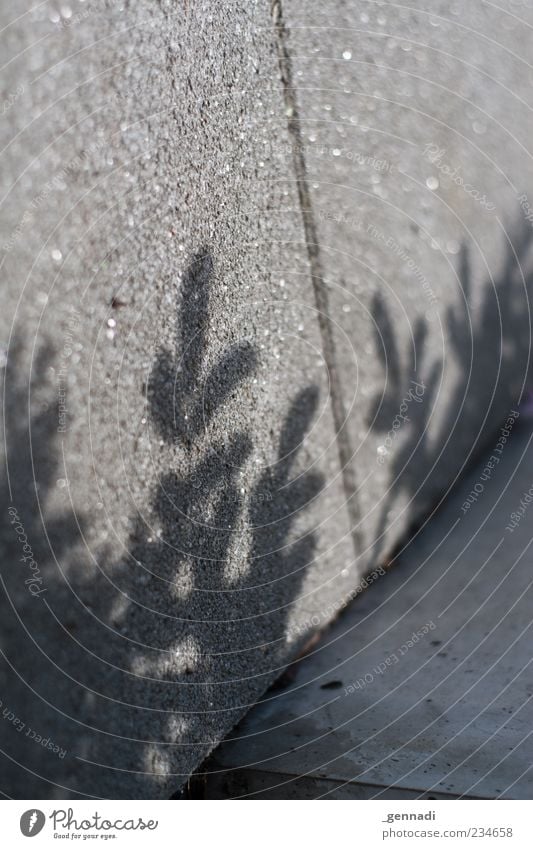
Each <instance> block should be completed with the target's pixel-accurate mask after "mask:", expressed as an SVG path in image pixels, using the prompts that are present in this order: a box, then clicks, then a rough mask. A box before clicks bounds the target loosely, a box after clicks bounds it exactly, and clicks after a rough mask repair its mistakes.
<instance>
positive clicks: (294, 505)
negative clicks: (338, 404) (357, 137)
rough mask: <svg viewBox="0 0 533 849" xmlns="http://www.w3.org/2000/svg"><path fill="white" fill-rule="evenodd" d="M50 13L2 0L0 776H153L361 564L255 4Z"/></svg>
mask: <svg viewBox="0 0 533 849" xmlns="http://www.w3.org/2000/svg"><path fill="white" fill-rule="evenodd" d="M178 5H179V8H178ZM32 7H34V8H32ZM61 10H63V11H61ZM65 10H66V11H65ZM67 12H68V9H67V7H66V6H65V5H64V4H62V5H59V6H56V4H54V3H46V4H41V5H35V6H34V4H30V3H26V4H25V7H24V8H22V7H21V4H20V3H18V2H17V3H15V2H8V3H4V4H3V5H2V12H1V16H2V19H1V26H2V28H3V29H2V33H1V37H2V43H3V54H2V55H3V58H4V61H5V63H6V65H5V68H4V74H3V83H2V84H3V96H4V97H5V98H7V97H8V94H9V93H10V92H12V93H14V95H15V97H14V100H13V102H12V104H11V105H10V107H9V109H8V111H7V112H6V115H5V117H4V119H3V121H2V125H1V133H2V155H1V166H2V188H3V196H4V201H3V203H2V207H1V209H2V234H3V235H2V245H3V246H4V247H3V251H2V260H1V261H2V273H3V281H4V282H3V285H4V290H3V311H2V330H1V333H2V341H3V343H4V346H5V349H6V351H7V355H6V356H7V367H6V375H5V393H6V404H5V416H6V456H7V461H8V465H7V472H6V477H5V479H4V481H3V483H2V490H3V506H2V511H1V514H2V523H3V532H2V554H1V557H2V575H3V580H4V587H5V593H3V594H2V622H3V629H2V642H1V649H2V652H3V658H2V679H1V694H0V699H1V700H2V710H5V712H6V714H5V719H4V721H2V722H0V733H1V736H2V742H1V743H0V746H1V748H2V750H3V753H4V755H3V765H2V776H3V778H2V790H3V791H4V792H5V793H7V794H8V795H11V796H18V797H21V796H22V797H24V796H26V797H29V798H31V797H34V798H42V797H48V796H56V797H62V798H63V797H65V796H69V795H76V794H80V795H86V796H90V795H93V796H115V797H158V796H162V797H164V796H169V795H171V793H172V792H174V790H175V789H176V788H178V787H179V786H180V784H181V783H182V782H183V780H184V779H185V778H186V776H187V775H188V774H189V773H190V771H191V770H192V769H193V768H194V766H195V765H196V764H197V763H198V762H199V761H200V760H201V759H202V757H203V756H204V755H205V754H207V752H208V751H209V750H210V749H211V748H212V746H213V745H214V744H216V742H217V741H218V740H219V739H220V738H221V737H222V736H223V735H224V734H225V733H226V732H227V730H228V729H229V728H230V727H231V726H232V725H233V724H234V722H235V721H236V720H237V719H238V718H239V717H240V716H241V715H242V714H243V712H244V711H245V710H246V709H247V707H249V706H250V705H251V704H253V703H254V702H255V701H256V700H257V698H258V697H259V696H260V695H261V693H262V692H263V691H264V690H265V688H266V687H267V686H268V684H269V683H270V682H271V681H272V680H273V679H274V678H275V677H276V675H277V674H279V671H280V670H281V669H283V667H284V666H285V664H286V663H287V661H288V660H289V659H290V657H292V656H293V654H294V652H295V651H297V649H298V646H299V644H300V643H301V642H302V641H304V640H305V639H306V634H307V633H308V632H309V631H310V630H311V629H312V628H313V627H316V626H313V625H312V624H311V621H310V620H311V617H312V616H315V615H319V616H320V617H321V618H322V619H325V617H326V616H327V613H326V612H324V611H325V610H326V609H327V606H328V604H329V603H330V602H337V601H338V600H339V599H340V598H341V596H342V594H343V593H347V592H349V590H350V589H351V588H352V587H353V586H354V585H355V584H356V582H357V575H356V567H355V566H354V554H353V548H352V542H351V537H350V528H349V525H348V521H347V516H346V513H345V510H344V500H345V499H344V493H343V488H342V479H341V476H340V473H339V462H338V452H337V447H336V445H335V440H334V431H333V426H332V419H331V413H330V406H329V397H328V392H329V388H328V373H327V366H326V364H325V362H324V358H323V356H322V352H321V343H320V336H319V331H318V325H317V322H316V314H315V307H314V299H313V292H312V289H311V287H310V285H309V277H308V264H307V257H306V253H305V250H303V249H302V244H303V230H302V226H301V218H300V214H299V209H298V200H297V196H296V192H295V188H294V183H293V181H292V173H287V169H286V167H285V163H284V161H283V159H282V157H281V156H279V155H275V154H271V155H265V153H264V139H266V138H268V139H270V138H272V137H276V138H279V139H280V140H281V139H284V138H287V127H286V115H285V111H284V107H283V97H282V91H281V84H280V81H279V74H278V65H277V61H278V60H277V53H276V47H275V42H274V35H273V31H272V28H271V26H270V17H269V10H268V7H267V5H266V4H249V3H240V2H235V3H230V4H225V5H224V6H223V7H222V6H218V5H216V4H212V3H207V2H204V3H195V4H186V3H185V4H175V3H164V2H162V3H157V4H154V3H153V2H149V0H146V2H140V3H135V4H124V3H119V2H111V0H109V2H106V3H101V2H100V3H99V2H95V3H85V4H81V3H76V4H71V7H70V17H67V16H66V15H67ZM58 16H59V19H58ZM19 87H20V93H19V94H17V90H18V88H19ZM287 177H289V178H290V179H289V181H288V180H287ZM288 240H289V241H290V248H289V247H287V244H286V243H287V241H288ZM64 408H66V410H65V409H64ZM10 505H13V509H15V510H16V511H17V513H16V515H15V514H9V513H8V507H9V506H10ZM19 519H20V523H21V525H20V526H19V525H18V524H15V523H16V522H17V521H18V520H19ZM14 527H17V528H19V527H22V529H23V530H22V531H21V530H20V529H19V532H18V533H15V531H14ZM26 540H27V541H26ZM23 545H26V546H28V548H26V551H24V550H23ZM24 556H26V558H27V559H26V560H25V561H22V562H21V557H24ZM32 569H33V572H32V571H31V570H32ZM37 570H38V572H37ZM33 577H36V580H34V581H33V582H32V583H31V584H30V583H28V584H27V583H26V580H27V579H28V578H30V579H32V578H33ZM30 587H31V589H30ZM32 593H33V594H32ZM12 715H13V716H12ZM11 717H12V718H11ZM22 724H23V725H24V728H22ZM19 728H21V730H20V731H19V730H18V729H19ZM28 729H30V732H31V733H29V734H27V731H28ZM15 731H16V732H17V733H14V732H15ZM36 735H38V736H39V738H40V739H41V742H36ZM42 740H45V741H47V742H46V744H45V745H44V746H43V744H42ZM49 740H51V741H52V744H53V746H57V747H59V751H58V752H55V753H54V752H53V751H52V752H51V751H50V750H48V748H47V745H48V741H49ZM61 752H66V754H63V755H61Z"/></svg>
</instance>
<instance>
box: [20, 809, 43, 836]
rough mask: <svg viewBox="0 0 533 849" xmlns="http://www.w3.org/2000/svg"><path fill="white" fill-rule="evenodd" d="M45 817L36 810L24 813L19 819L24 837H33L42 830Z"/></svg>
mask: <svg viewBox="0 0 533 849" xmlns="http://www.w3.org/2000/svg"><path fill="white" fill-rule="evenodd" d="M45 822H46V817H45V815H44V814H43V812H42V811H39V810H37V808H31V809H30V810H29V811H25V812H24V813H23V814H22V816H21V818H20V830H21V832H22V833H23V835H24V837H35V835H36V834H39V832H40V831H41V830H42V828H43V826H44V824H45Z"/></svg>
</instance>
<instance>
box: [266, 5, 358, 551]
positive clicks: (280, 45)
mask: <svg viewBox="0 0 533 849" xmlns="http://www.w3.org/2000/svg"><path fill="white" fill-rule="evenodd" d="M271 13H272V19H273V22H274V30H275V33H276V43H277V50H278V59H279V67H280V72H281V80H282V84H283V92H284V99H285V108H286V113H287V118H288V129H289V134H290V136H291V138H292V140H293V162H294V169H295V172H296V182H297V184H298V196H299V201H300V208H301V212H302V218H303V223H304V232H305V241H306V248H307V255H308V258H309V264H310V266H311V279H312V283H313V291H314V295H315V303H316V306H317V309H318V323H319V328H320V336H321V340H322V349H323V353H324V358H325V360H326V365H327V367H328V371H329V379H330V387H331V391H330V402H331V410H332V415H333V425H334V429H335V437H336V442H337V450H338V454H339V461H340V465H341V473H342V482H343V487H344V492H345V495H346V508H347V511H348V518H349V521H350V532H351V537H352V543H353V547H354V553H355V557H356V558H357V557H358V556H359V552H361V551H362V549H363V541H362V538H361V533H360V531H359V527H358V526H359V523H360V520H361V510H360V505H359V493H358V487H357V476H356V473H355V469H354V464H353V456H354V451H353V449H352V445H351V440H350V435H349V433H348V432H347V430H346V427H345V425H346V421H347V415H346V410H345V407H344V401H343V396H342V386H341V384H340V380H339V376H338V373H337V366H336V356H335V339H334V337H333V333H332V330H331V323H330V321H329V318H328V316H329V307H328V293H327V289H326V286H325V283H324V272H323V267H322V260H321V256H320V245H319V241H318V232H317V227H316V223H315V218H314V214H313V205H312V202H311V194H310V191H309V185H308V181H307V168H306V164H305V157H304V154H303V144H302V134H301V131H300V118H299V114H298V105H297V101H296V92H295V87H294V83H293V76H292V62H291V57H290V53H289V49H288V46H287V29H286V27H285V22H284V18H283V10H282V5H281V0H272V6H271Z"/></svg>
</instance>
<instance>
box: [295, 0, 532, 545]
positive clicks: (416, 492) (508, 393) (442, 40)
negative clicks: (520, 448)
mask: <svg viewBox="0 0 533 849" xmlns="http://www.w3.org/2000/svg"><path fill="white" fill-rule="evenodd" d="M278 8H279V9H280V10H281V11H280V19H281V21H282V24H281V25H282V27H283V31H284V36H285V40H286V44H287V65H288V70H287V73H286V78H287V85H288V88H289V90H290V91H291V92H292V94H293V98H294V104H293V109H294V116H295V119H294V120H293V128H292V129H293V133H292V140H293V153H294V151H295V150H296V152H297V153H298V152H299V153H300V154H301V159H303V160H304V161H303V164H302V163H300V168H302V167H305V181H304V183H303V184H304V187H305V193H306V197H304V205H305V206H306V208H307V210H308V214H307V216H306V217H307V229H308V235H309V236H310V239H311V241H312V242H314V243H317V245H318V247H317V248H316V249H315V261H314V273H315V275H316V276H317V277H318V278H320V279H322V280H323V282H324V288H325V292H326V294H325V296H324V297H325V312H327V315H328V318H329V325H330V328H331V336H332V339H333V344H334V345H335V347H336V355H337V364H338V379H339V383H340V390H341V391H340V395H341V396H342V397H343V399H344V412H345V415H346V428H345V439H346V441H347V442H348V443H349V444H348V448H347V452H346V453H347V456H351V457H352V458H353V459H352V460H351V463H350V465H351V467H352V470H353V474H354V476H355V477H356V479H357V486H356V489H358V494H357V498H358V512H359V522H360V524H359V528H360V534H361V536H362V557H363V558H365V559H366V558H370V561H372V560H373V559H375V558H376V557H380V556H383V555H386V553H387V552H388V551H390V549H391V546H393V545H394V543H396V542H397V541H398V540H399V539H401V537H402V535H403V534H404V533H405V531H406V529H407V528H409V526H410V525H411V524H412V523H413V522H416V521H418V520H419V519H420V517H421V516H423V515H424V514H427V512H428V510H430V509H431V508H432V507H433V506H434V505H435V503H436V502H437V500H438V499H439V498H440V497H442V495H443V493H445V492H446V490H447V488H448V486H449V485H450V484H451V483H452V482H453V481H454V480H455V479H456V477H457V475H458V474H459V473H460V472H461V471H462V470H463V469H464V468H465V466H466V464H467V463H468V462H469V461H470V459H471V458H472V456H475V455H476V454H477V453H478V451H479V450H480V448H481V447H482V446H483V445H484V444H485V442H486V439H487V436H488V435H490V433H491V432H492V430H493V428H494V425H495V423H497V422H500V421H501V420H502V419H505V417H506V416H507V415H508V413H509V411H510V410H511V409H512V408H516V405H517V404H518V403H519V402H520V399H521V398H522V394H523V391H524V386H525V385H526V384H527V381H528V379H529V375H528V371H529V349H530V337H531V334H530V312H529V298H528V295H529V293H530V292H531V282H532V278H531V242H532V236H533V230H532V226H533V225H532V221H533V215H532V209H531V207H530V206H528V204H532V205H533V201H532V192H533V179H532V177H533V169H532V161H531V154H530V150H531V144H530V132H529V127H530V123H531V107H532V103H533V101H532V97H531V86H530V78H531V65H530V64H529V63H530V60H531V44H532V39H531V32H532V31H531V26H530V25H531V9H527V8H525V7H524V4H522V3H520V4H515V3H510V2H509V3H505V4H498V6H494V5H492V4H487V3H482V2H471V3H467V4H464V3H452V4H450V3H447V2H439V0H431V2H428V0H422V2H421V1H420V0H418V2H415V3H409V4H408V5H407V6H401V5H400V6H398V5H395V4H387V3H380V2H366V0H362V2H358V3H351V2H343V0H331V2H328V3H324V2H322V0H311V1H310V2H309V0H301V2H300V0H293V2H286V3H281V6H280V7H278ZM524 18H525V20H524ZM301 185H302V183H301ZM524 193H525V194H524ZM528 216H529V220H528ZM326 299H327V300H326ZM421 384H424V386H425V389H424V388H423V387H422V386H421Z"/></svg>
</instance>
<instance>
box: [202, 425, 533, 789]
mask: <svg viewBox="0 0 533 849" xmlns="http://www.w3.org/2000/svg"><path fill="white" fill-rule="evenodd" d="M490 456H491V450H489V451H487V452H486V454H485V456H484V457H483V458H482V459H481V461H480V463H479V464H478V466H477V467H476V468H474V469H473V470H472V472H471V474H470V475H468V476H467V478H466V479H465V480H464V481H462V483H461V486H460V487H458V488H457V489H456V491H455V493H454V497H453V498H450V499H449V501H448V502H447V504H446V505H445V506H444V507H443V508H442V510H441V511H439V513H438V515H437V516H435V517H434V518H433V519H432V520H431V521H430V522H429V523H428V525H427V526H426V528H425V529H424V531H423V532H422V533H421V534H420V535H419V536H418V538H417V539H416V540H415V541H414V542H413V543H412V544H411V545H410V546H409V548H408V550H407V551H406V552H405V553H404V554H403V555H402V556H401V557H400V558H399V559H398V562H397V563H396V564H395V566H394V569H392V570H391V571H390V572H389V573H388V574H387V576H386V577H384V578H382V579H380V580H379V581H376V582H375V583H374V584H373V585H372V586H371V587H370V588H369V589H368V590H367V592H366V593H365V594H364V596H362V597H361V598H360V599H359V600H358V601H357V602H355V603H354V604H352V605H351V607H350V609H348V610H347V611H346V612H345V613H344V614H343V616H342V617H341V618H339V620H338V621H337V622H336V623H335V625H334V626H333V628H331V630H330V631H329V632H328V633H327V634H326V635H325V636H324V637H323V638H322V640H321V641H320V643H318V645H316V646H315V648H314V650H313V652H312V654H311V655H310V656H309V657H306V658H305V659H304V660H302V661H301V662H300V663H299V664H298V665H297V666H296V670H295V672H294V674H293V676H292V679H291V681H290V683H286V684H285V687H284V688H278V689H277V690H275V691H274V690H271V691H269V692H268V693H267V695H266V696H265V698H264V700H263V701H262V702H261V703H260V704H259V705H257V706H256V707H255V708H254V709H253V710H252V711H251V712H250V713H249V714H248V715H247V716H246V718H245V719H244V720H243V722H242V723H241V724H240V725H239V727H238V729H237V730H236V731H235V732H233V734H232V737H233V739H232V740H228V741H227V742H225V743H224V744H223V745H222V746H221V747H220V748H219V749H218V750H217V752H216V753H215V756H214V758H213V759H212V760H211V761H210V762H209V765H208V766H209V778H208V781H207V797H208V798H219V797H222V798H229V797H247V798H282V799H292V798H296V799H300V798H311V799H316V798H323V799H360V798H363V799H364V798H366V799H371V798H374V799H387V798H389V799H390V798H392V799H406V798H425V799H428V798H437V799H438V798H457V797H462V798H481V799H496V798H503V799H531V794H532V792H533V767H532V764H531V745H530V740H531V723H532V721H533V694H532V688H531V674H530V669H531V597H532V595H533V585H532V579H531V554H530V552H531V524H530V520H529V518H528V511H531V510H533V507H532V506H531V500H532V498H531V494H532V492H533V488H532V470H533V444H532V431H531V421H529V423H528V426H527V427H524V426H523V425H522V426H521V425H520V424H518V423H516V425H515V427H514V428H513V430H512V433H511V436H510V438H509V439H508V441H507V442H506V443H505V445H504V447H503V451H502V452H501V454H500V462H499V463H498V464H496V467H495V468H494V470H493V473H492V475H491V476H490V477H489V478H488V479H486V477H484V476H485V475H486V463H487V461H488V460H489V459H490ZM480 483H483V485H484V490H483V491H482V492H481V493H480V494H479V495H478V496H477V498H476V497H475V496H474V498H473V499H472V497H471V493H472V492H473V491H475V489H476V487H478V486H479V484H480ZM521 503H522V505H524V504H525V510H524V508H523V506H522V507H521V506H520V505H521ZM464 505H468V506H467V508H466V509H464Z"/></svg>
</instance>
